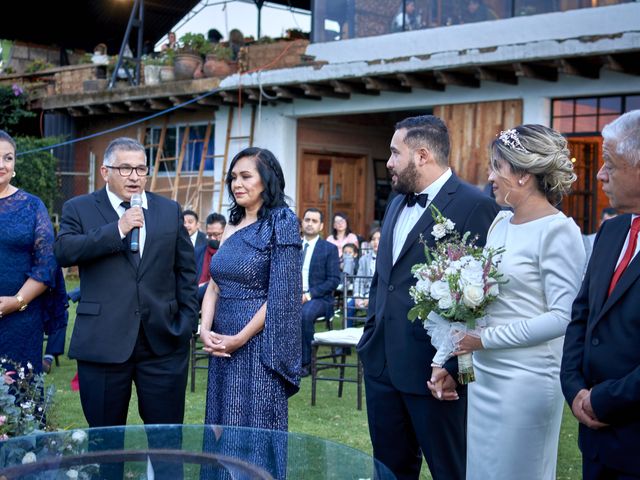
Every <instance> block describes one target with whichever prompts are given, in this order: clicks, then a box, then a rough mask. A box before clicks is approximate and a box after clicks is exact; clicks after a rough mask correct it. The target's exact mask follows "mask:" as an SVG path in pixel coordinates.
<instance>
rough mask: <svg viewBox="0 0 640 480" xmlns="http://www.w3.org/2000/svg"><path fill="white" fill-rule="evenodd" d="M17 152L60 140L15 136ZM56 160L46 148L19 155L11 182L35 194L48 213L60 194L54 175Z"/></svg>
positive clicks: (45, 145)
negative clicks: (14, 175)
mask: <svg viewBox="0 0 640 480" xmlns="http://www.w3.org/2000/svg"><path fill="white" fill-rule="evenodd" d="M15 141H16V144H17V146H18V154H20V152H26V151H29V150H34V149H36V148H42V147H47V146H49V145H53V144H55V143H58V142H59V141H60V139H59V138H56V137H49V138H35V137H15ZM56 168H57V160H56V157H54V156H53V154H51V153H50V152H49V151H48V150H42V151H40V152H35V153H29V154H27V155H19V156H18V157H17V158H16V170H15V171H16V177H15V178H14V179H13V181H12V182H11V183H12V184H13V185H15V186H16V187H18V188H22V189H23V190H25V191H27V192H29V193H31V194H33V195H36V196H37V197H39V198H40V199H41V200H42V201H43V202H44V204H45V205H46V206H47V209H48V210H49V213H52V211H53V205H54V203H55V201H56V200H57V199H58V196H59V195H60V189H59V188H58V177H57V176H56Z"/></svg>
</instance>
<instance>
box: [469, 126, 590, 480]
mask: <svg viewBox="0 0 640 480" xmlns="http://www.w3.org/2000/svg"><path fill="white" fill-rule="evenodd" d="M575 180H576V175H575V173H574V172H573V164H572V163H571V160H570V158H569V150H568V148H567V141H566V139H565V138H564V137H563V136H562V135H561V134H560V133H558V132H556V131H555V130H552V129H550V128H547V127H544V126H542V125H521V126H519V127H516V128H513V129H510V130H507V131H504V132H501V133H500V135H499V136H498V138H496V140H494V141H493V143H492V146H491V174H490V175H489V181H490V182H491V183H492V184H493V191H494V192H495V196H496V201H497V202H498V203H499V204H500V205H503V206H509V207H511V208H513V212H509V211H502V212H500V213H499V214H498V216H497V217H496V219H495V220H494V222H493V224H492V226H491V227H490V229H489V234H488V238H487V246H489V247H493V248H499V247H504V248H505V251H504V253H503V254H502V255H501V263H500V264H499V266H498V270H499V271H500V273H502V274H503V275H504V277H503V280H506V281H507V283H506V284H504V285H500V293H499V294H498V297H497V299H496V300H495V302H494V303H492V304H491V305H489V307H488V308H487V314H488V317H487V318H488V326H487V327H486V328H484V329H483V330H481V335H480V337H479V338H478V337H475V336H471V335H467V336H465V337H464V338H463V339H462V341H461V342H460V344H459V350H460V353H463V352H470V351H473V352H474V353H473V367H474V370H475V374H476V381H475V382H473V383H471V384H470V385H469V393H468V395H469V397H468V402H469V403H468V405H469V406H468V409H469V410H468V426H467V478H468V479H476V478H477V479H485V478H519V479H531V480H544V479H548V480H551V479H555V478H556V460H557V453H558V437H559V433H560V422H561V420H562V408H563V398H562V393H561V390H560V380H559V373H560V360H561V356H562V336H563V335H564V333H565V330H566V327H567V325H568V324H569V321H570V318H571V306H572V303H573V300H574V298H575V296H576V294H577V292H578V288H579V286H580V282H581V279H582V273H583V271H584V263H585V252H584V248H582V238H581V235H580V229H579V228H578V226H577V225H576V224H575V222H574V221H573V220H572V219H570V218H567V217H566V216H565V215H564V214H563V213H562V212H560V211H559V210H558V209H557V208H556V207H555V205H557V204H558V203H559V202H560V200H561V199H562V196H563V195H565V194H566V193H568V190H569V188H570V187H571V184H572V183H573V182H574V181H575Z"/></svg>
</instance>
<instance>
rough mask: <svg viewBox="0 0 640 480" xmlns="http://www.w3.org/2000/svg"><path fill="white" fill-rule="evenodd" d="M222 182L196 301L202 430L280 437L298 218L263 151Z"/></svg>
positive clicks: (247, 156) (296, 279) (295, 292)
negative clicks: (212, 244)
mask: <svg viewBox="0 0 640 480" xmlns="http://www.w3.org/2000/svg"><path fill="white" fill-rule="evenodd" d="M226 184H227V188H228V189H229V192H230V199H231V210H230V215H229V224H228V225H227V227H226V229H225V232H224V236H223V239H222V244H221V247H220V249H219V250H218V252H217V253H216V255H214V256H213V258H212V260H211V281H210V283H209V286H208V287H207V292H206V293H205V297H204V300H203V304H202V324H201V330H200V337H201V339H202V341H203V343H204V349H205V350H206V351H208V352H209V353H210V354H211V359H210V363H209V382H208V388H207V405H206V415H205V423H206V424H208V425H211V424H214V425H230V426H241V427H257V428H265V429H270V430H280V431H286V430H287V427H288V406H287V399H288V397H290V396H291V395H293V394H294V393H296V392H297V391H298V388H299V384H300V359H301V345H302V340H301V316H300V315H301V314H300V311H301V302H300V298H302V285H301V283H302V276H301V273H300V272H301V258H300V235H299V229H298V220H297V218H296V216H295V214H294V213H293V212H292V211H291V210H290V209H289V208H288V207H287V204H286V202H285V196H284V185H285V181H284V175H283V173H282V169H281V167H280V165H279V163H278V161H277V160H276V158H275V157H274V156H273V154H272V153H271V152H269V151H268V150H264V149H260V148H248V149H245V150H243V151H242V152H240V153H239V154H238V155H236V157H235V158H234V159H233V160H232V162H231V165H230V167H229V173H228V175H227V178H226ZM276 443H277V442H276ZM274 448H275V449H276V450H278V449H279V448H278V447H277V445H276V446H275V447H274ZM254 453H255V455H256V456H257V457H259V458H257V459H256V460H255V461H256V462H257V463H259V464H260V463H262V464H265V463H266V464H269V465H271V464H273V462H272V461H271V462H270V461H266V462H265V461H264V460H265V457H268V456H270V457H271V458H272V459H273V458H274V455H275V456H278V455H279V454H275V453H274V452H264V451H262V452H261V451H259V449H258V450H257V451H256V450H255V449H254ZM280 453H283V452H280ZM247 460H251V459H250V458H247ZM261 460H262V461H261ZM276 463H281V462H279V461H278V462H276ZM280 467H282V465H280ZM280 467H277V468H276V472H273V473H276V476H277V478H283V477H284V475H283V473H282V472H280V471H279V470H280Z"/></svg>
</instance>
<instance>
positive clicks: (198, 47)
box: [180, 33, 213, 55]
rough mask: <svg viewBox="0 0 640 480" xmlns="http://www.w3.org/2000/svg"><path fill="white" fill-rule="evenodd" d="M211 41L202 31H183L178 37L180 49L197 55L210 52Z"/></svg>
mask: <svg viewBox="0 0 640 480" xmlns="http://www.w3.org/2000/svg"><path fill="white" fill-rule="evenodd" d="M212 48H213V47H212V45H211V43H209V40H207V39H206V38H205V36H204V35H203V34H202V33H185V34H184V35H183V36H182V37H180V50H182V51H184V52H188V53H195V54H197V55H207V54H209V53H211V49H212Z"/></svg>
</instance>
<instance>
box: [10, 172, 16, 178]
mask: <svg viewBox="0 0 640 480" xmlns="http://www.w3.org/2000/svg"><path fill="white" fill-rule="evenodd" d="M15 176H16V171H15V170H14V171H13V175H11V178H14V177H15Z"/></svg>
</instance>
